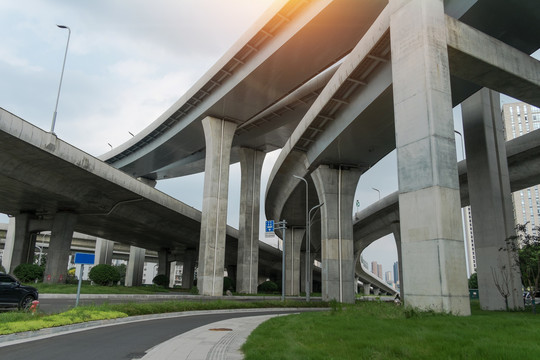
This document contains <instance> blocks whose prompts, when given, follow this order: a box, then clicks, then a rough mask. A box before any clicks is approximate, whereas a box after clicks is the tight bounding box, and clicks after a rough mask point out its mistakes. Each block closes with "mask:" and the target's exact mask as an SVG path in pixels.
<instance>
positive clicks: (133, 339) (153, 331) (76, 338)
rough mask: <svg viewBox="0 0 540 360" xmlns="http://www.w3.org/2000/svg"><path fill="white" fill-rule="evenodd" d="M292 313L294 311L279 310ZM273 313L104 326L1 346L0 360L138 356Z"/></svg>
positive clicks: (210, 315) (184, 318)
mask: <svg viewBox="0 0 540 360" xmlns="http://www.w3.org/2000/svg"><path fill="white" fill-rule="evenodd" d="M292 312H298V310H293V311H283V312H281V311H280V312H279V313H292ZM275 313H276V312H269V311H261V312H249V313H227V314H206V315H190V316H183V317H177V318H166V319H156V320H148V321H142V322H133V323H127V324H120V325H114V326H106V327H101V328H97V329H92V330H85V331H79V332H72V333H67V334H62V335H58V336H54V337H50V338H47V339H41V340H34V341H29V342H24V343H21V344H16V345H10V346H5V347H1V348H0V359H1V360H4V359H5V360H14V359H39V360H59V359H77V360H91V359H99V360H105V359H107V360H114V359H139V358H141V357H143V356H144V355H145V353H146V351H147V350H149V349H150V348H152V347H154V346H156V345H158V344H160V343H162V342H164V341H167V340H169V339H170V338H172V337H175V336H177V335H179V334H182V333H184V332H187V331H190V330H192V329H195V328H197V327H200V326H204V325H206V324H210V323H213V322H216V321H221V320H226V319H230V318H236V317H244V316H256V315H265V314H275Z"/></svg>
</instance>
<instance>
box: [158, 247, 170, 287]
mask: <svg viewBox="0 0 540 360" xmlns="http://www.w3.org/2000/svg"><path fill="white" fill-rule="evenodd" d="M157 273H158V275H165V276H167V278H168V279H169V280H170V279H171V261H170V260H169V250H167V249H162V250H160V251H158V270H157Z"/></svg>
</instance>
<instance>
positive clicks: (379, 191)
mask: <svg viewBox="0 0 540 360" xmlns="http://www.w3.org/2000/svg"><path fill="white" fill-rule="evenodd" d="M372 189H373V190H375V191H376V192H378V193H379V200H381V190H379V189H375V188H374V187H372Z"/></svg>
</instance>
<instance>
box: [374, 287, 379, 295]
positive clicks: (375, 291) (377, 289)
mask: <svg viewBox="0 0 540 360" xmlns="http://www.w3.org/2000/svg"><path fill="white" fill-rule="evenodd" d="M380 294H381V289H379V288H374V289H373V295H375V296H379V295H380Z"/></svg>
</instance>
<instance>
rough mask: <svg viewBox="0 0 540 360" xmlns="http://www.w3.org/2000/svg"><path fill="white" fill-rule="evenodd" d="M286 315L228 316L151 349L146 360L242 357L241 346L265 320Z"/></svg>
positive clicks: (237, 358) (215, 359)
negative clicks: (233, 317)
mask: <svg viewBox="0 0 540 360" xmlns="http://www.w3.org/2000/svg"><path fill="white" fill-rule="evenodd" d="M280 315H282V314H273V315H260V316H250V317H242V318H236V319H228V320H223V321H219V322H215V323H212V324H208V325H205V326H201V327H200V328H197V329H194V330H191V331H188V332H186V333H184V334H181V335H178V336H176V337H174V338H172V339H170V340H168V341H165V342H163V343H161V344H159V345H157V346H155V347H154V348H152V349H150V350H149V351H148V352H147V354H146V356H144V357H143V358H142V359H143V360H161V359H175V360H218V359H220V360H221V359H223V360H240V359H243V358H244V355H243V354H242V352H241V351H240V347H241V346H242V345H243V344H244V342H245V341H246V339H247V337H248V336H249V334H251V332H252V331H253V330H254V329H255V328H256V327H257V326H259V324H261V323H262V322H264V321H266V320H268V319H270V318H272V317H275V316H280Z"/></svg>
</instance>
